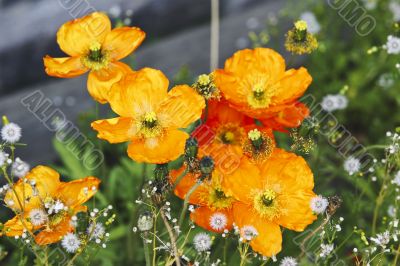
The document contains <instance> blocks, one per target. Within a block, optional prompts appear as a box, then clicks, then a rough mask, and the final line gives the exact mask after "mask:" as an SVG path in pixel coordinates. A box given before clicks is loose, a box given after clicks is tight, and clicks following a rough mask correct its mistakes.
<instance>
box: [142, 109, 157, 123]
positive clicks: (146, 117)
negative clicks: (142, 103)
mask: <svg viewBox="0 0 400 266" xmlns="http://www.w3.org/2000/svg"><path fill="white" fill-rule="evenodd" d="M144 121H146V122H148V123H153V122H155V121H157V115H156V113H155V112H149V113H146V114H145V115H144Z"/></svg>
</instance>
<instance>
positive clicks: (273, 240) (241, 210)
mask: <svg viewBox="0 0 400 266" xmlns="http://www.w3.org/2000/svg"><path fill="white" fill-rule="evenodd" d="M233 217H234V221H235V223H236V225H237V226H238V227H239V228H243V227H244V226H253V227H254V228H255V229H256V231H257V234H258V235H257V236H256V237H255V238H253V239H252V240H251V241H250V246H251V247H252V248H253V250H254V251H256V252H259V253H261V254H262V255H264V256H266V257H272V256H275V255H277V254H278V253H279V252H280V251H281V249H282V232H281V229H280V227H279V225H277V224H275V223H272V222H270V221H268V220H266V219H263V218H262V217H260V216H258V215H257V214H256V213H254V212H253V211H252V209H251V207H250V206H249V205H246V204H243V203H235V204H234V205H233Z"/></svg>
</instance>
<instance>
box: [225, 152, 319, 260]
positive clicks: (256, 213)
mask: <svg viewBox="0 0 400 266" xmlns="http://www.w3.org/2000/svg"><path fill="white" fill-rule="evenodd" d="M257 168H258V172H257V173H252V174H251V175H250V174H245V175H241V174H242V173H241V172H237V174H235V173H234V174H233V175H230V176H227V177H226V178H224V179H223V186H224V187H225V188H226V191H227V194H228V195H231V196H233V197H235V198H236V199H237V200H238V202H236V203H234V205H233V217H234V222H235V224H236V225H237V226H238V227H239V228H240V232H241V234H242V237H243V238H244V239H245V240H248V241H250V245H251V246H252V248H253V249H254V250H255V251H256V252H259V253H261V254H263V255H264V256H268V257H271V256H273V255H276V254H278V253H279V252H280V251H281V248H282V234H281V229H280V227H281V226H282V227H284V228H287V229H290V230H294V231H303V230H304V229H305V228H306V227H307V226H308V225H309V224H311V223H312V222H313V221H314V220H315V219H316V216H315V215H314V214H313V213H312V210H311V208H310V200H311V199H312V198H313V197H315V196H316V195H315V194H314V192H313V191H312V190H313V187H314V179H313V174H312V172H311V170H310V168H309V167H308V165H307V163H306V162H305V161H304V159H303V158H302V157H300V156H297V155H295V154H293V153H288V152H285V151H284V150H281V149H275V150H274V153H273V154H272V156H271V157H270V158H269V159H268V160H265V161H263V162H262V163H261V164H259V165H258V167H257Z"/></svg>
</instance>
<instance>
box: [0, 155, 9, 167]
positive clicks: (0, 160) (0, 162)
mask: <svg viewBox="0 0 400 266" xmlns="http://www.w3.org/2000/svg"><path fill="white" fill-rule="evenodd" d="M7 159H8V156H7V154H6V153H5V152H3V151H0V167H3V166H4V165H6V164H7Z"/></svg>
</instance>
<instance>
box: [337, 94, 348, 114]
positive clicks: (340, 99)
mask: <svg viewBox="0 0 400 266" xmlns="http://www.w3.org/2000/svg"><path fill="white" fill-rule="evenodd" d="M335 97H336V102H335V103H336V109H338V110H343V109H346V108H347V105H348V103H349V100H348V99H347V97H346V96H344V95H342V94H337V95H335Z"/></svg>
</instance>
